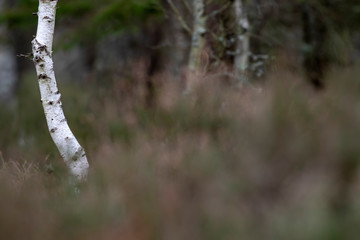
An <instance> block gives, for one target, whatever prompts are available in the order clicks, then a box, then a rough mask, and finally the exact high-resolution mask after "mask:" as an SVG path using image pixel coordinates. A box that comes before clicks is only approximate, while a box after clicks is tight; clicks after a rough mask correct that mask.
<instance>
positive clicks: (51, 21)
mask: <svg viewBox="0 0 360 240" xmlns="http://www.w3.org/2000/svg"><path fill="white" fill-rule="evenodd" d="M56 5H57V0H39V10H38V13H37V14H38V27H37V33H36V37H35V39H34V40H33V41H32V51H33V55H34V59H33V60H34V63H35V68H36V72H37V77H38V81H39V87H40V94H41V102H42V105H43V108H44V113H45V117H46V121H47V125H48V128H49V132H50V135H51V137H52V139H53V141H54V143H55V144H56V146H57V148H58V150H59V152H60V155H61V156H62V158H63V159H64V161H65V164H66V165H67V166H68V168H69V169H70V172H71V174H72V175H73V176H74V177H75V180H78V181H83V180H85V179H86V176H87V172H88V168H89V164H88V161H87V158H86V154H85V150H84V148H83V147H81V146H80V144H79V142H78V141H77V139H76V138H75V136H74V134H73V133H72V132H71V130H70V128H69V125H68V124H67V121H66V118H65V115H64V112H63V109H62V103H61V94H60V92H59V90H58V88H57V84H56V79H55V73H54V64H53V60H52V43H53V36H54V28H55V14H56Z"/></svg>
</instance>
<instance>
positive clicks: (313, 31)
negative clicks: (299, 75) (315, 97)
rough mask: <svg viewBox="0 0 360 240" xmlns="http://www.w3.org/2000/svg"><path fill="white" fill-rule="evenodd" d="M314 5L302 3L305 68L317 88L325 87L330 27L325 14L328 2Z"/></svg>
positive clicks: (307, 75)
mask: <svg viewBox="0 0 360 240" xmlns="http://www.w3.org/2000/svg"><path fill="white" fill-rule="evenodd" d="M316 6H317V7H315V6H312V5H310V4H309V3H303V4H302V20H303V41H304V62H303V65H304V68H305V73H306V77H307V79H308V80H309V82H310V83H311V84H312V86H313V87H314V88H315V89H316V90H321V89H323V88H324V87H325V85H324V82H323V78H324V73H325V71H326V67H327V66H328V63H329V59H328V57H327V56H328V54H327V52H326V40H327V38H328V28H327V26H326V23H325V16H324V15H323V14H324V13H323V10H324V9H323V7H325V6H326V4H324V5H322V6H321V7H319V6H320V5H316Z"/></svg>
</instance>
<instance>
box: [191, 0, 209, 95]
mask: <svg viewBox="0 0 360 240" xmlns="http://www.w3.org/2000/svg"><path fill="white" fill-rule="evenodd" d="M193 9H194V12H193V16H194V23H193V30H192V40H191V48H190V56H189V65H188V67H189V71H190V77H189V79H187V86H186V92H189V91H191V89H192V85H193V80H194V79H193V78H194V77H193V76H194V75H196V74H198V73H200V72H201V65H202V62H201V56H202V54H203V51H204V47H205V33H206V16H205V4H204V0H194V1H193Z"/></svg>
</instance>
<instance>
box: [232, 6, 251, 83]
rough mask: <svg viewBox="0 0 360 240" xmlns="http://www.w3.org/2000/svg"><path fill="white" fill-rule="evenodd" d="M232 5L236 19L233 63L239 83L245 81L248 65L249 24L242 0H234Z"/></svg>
mask: <svg viewBox="0 0 360 240" xmlns="http://www.w3.org/2000/svg"><path fill="white" fill-rule="evenodd" d="M234 7H235V16H236V21H237V29H236V35H237V43H236V54H235V59H234V64H235V71H236V76H237V77H238V79H239V81H240V84H242V83H245V82H247V76H246V70H247V68H248V66H249V52H250V36H249V28H250V24H249V19H248V17H247V14H246V11H245V9H244V5H243V2H242V0H235V2H234Z"/></svg>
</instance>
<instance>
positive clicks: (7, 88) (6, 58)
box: [0, 0, 17, 105]
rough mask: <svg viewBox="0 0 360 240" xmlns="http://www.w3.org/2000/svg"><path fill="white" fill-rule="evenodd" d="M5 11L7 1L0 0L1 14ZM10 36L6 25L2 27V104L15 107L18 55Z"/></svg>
mask: <svg viewBox="0 0 360 240" xmlns="http://www.w3.org/2000/svg"><path fill="white" fill-rule="evenodd" d="M5 11H6V1H5V0H0V14H1V13H3V12H5ZM8 36H9V31H8V28H7V26H6V24H2V25H0V102H2V103H5V104H6V105H13V104H14V103H15V89H16V84H17V74H16V59H15V58H16V54H15V50H14V47H13V45H12V44H11V43H10V41H9V37H8Z"/></svg>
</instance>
